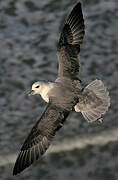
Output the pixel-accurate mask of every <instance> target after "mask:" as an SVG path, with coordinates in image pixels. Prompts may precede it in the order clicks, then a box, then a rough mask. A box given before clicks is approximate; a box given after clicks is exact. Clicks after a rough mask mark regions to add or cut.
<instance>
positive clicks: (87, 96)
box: [75, 80, 110, 122]
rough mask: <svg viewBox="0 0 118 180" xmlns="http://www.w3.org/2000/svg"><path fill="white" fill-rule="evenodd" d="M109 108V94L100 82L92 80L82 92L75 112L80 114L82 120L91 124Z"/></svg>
mask: <svg viewBox="0 0 118 180" xmlns="http://www.w3.org/2000/svg"><path fill="white" fill-rule="evenodd" d="M109 106H110V97H109V92H108V91H107V89H106V87H105V86H104V84H103V82H102V81H101V80H94V81H92V82H91V83H90V84H89V85H88V86H86V87H85V89H84V90H83V94H82V97H81V98H80V101H79V103H78V104H77V105H76V106H75V111H76V112H81V113H82V115H83V116H84V118H85V119H86V120H87V121H89V122H93V121H95V120H97V119H99V118H101V115H102V114H105V112H106V111H107V110H108V107H109Z"/></svg>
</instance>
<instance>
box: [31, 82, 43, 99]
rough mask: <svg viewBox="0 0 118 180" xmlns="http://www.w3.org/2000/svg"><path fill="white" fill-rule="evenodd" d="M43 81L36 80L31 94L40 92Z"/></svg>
mask: <svg viewBox="0 0 118 180" xmlns="http://www.w3.org/2000/svg"><path fill="white" fill-rule="evenodd" d="M42 84H43V83H42V82H39V81H38V82H35V83H34V84H33V85H32V91H31V92H30V93H29V94H28V95H29V96H32V95H34V94H40V91H41V86H42Z"/></svg>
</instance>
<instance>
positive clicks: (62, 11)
mask: <svg viewBox="0 0 118 180" xmlns="http://www.w3.org/2000/svg"><path fill="white" fill-rule="evenodd" d="M81 2H82V7H83V14H84V19H85V27H86V34H85V38H84V43H83V45H82V47H81V54H80V55H81V63H82V81H83V85H86V84H88V83H90V82H91V81H92V80H94V79H96V78H98V79H101V80H102V81H103V82H104V83H105V85H106V86H107V87H108V89H109V92H110V96H111V107H110V109H109V111H108V112H107V113H106V115H105V116H104V121H103V123H102V124H100V123H98V122H94V123H92V124H89V123H87V122H86V121H85V120H84V118H83V117H82V115H81V114H79V113H75V112H72V113H71V114H70V116H69V117H68V119H67V120H66V122H65V124H64V126H63V128H62V129H61V130H60V131H59V132H58V133H57V135H56V137H55V138H54V141H53V145H52V146H50V148H49V150H48V151H47V153H46V154H45V155H44V156H43V157H42V158H41V159H40V160H39V161H37V162H36V163H34V164H33V166H31V167H30V168H28V169H26V170H25V171H24V172H22V173H21V174H20V175H18V176H15V177H13V176H12V170H13V166H14V162H15V159H16V155H17V153H18V151H19V150H20V148H21V145H22V143H23V142H24V140H25V138H26V137H27V135H28V133H29V132H30V130H31V128H32V127H33V125H34V124H35V122H36V121H37V119H38V118H39V117H40V116H41V113H42V112H43V111H44V108H45V106H46V103H45V102H44V101H43V100H42V99H41V97H40V96H33V97H28V96H27V94H28V92H29V91H30V89H31V85H32V83H33V82H35V81H37V80H50V81H54V80H55V78H56V76H57V67H58V64H57V56H56V51H57V48H56V47H57V42H58V39H59V34H60V30H61V27H62V23H63V21H64V18H65V17H66V15H67V14H68V13H69V12H70V11H71V9H72V8H73V6H74V5H75V4H76V3H77V1H76V0H43V1H41V0H20V1H18V0H0V180H21V179H22V180H26V179H28V180H39V179H41V180H55V179H56V180H71V179H73V180H78V179H79V180H117V179H118V83H117V82H118V1H117V0H83V1H82V0H81Z"/></svg>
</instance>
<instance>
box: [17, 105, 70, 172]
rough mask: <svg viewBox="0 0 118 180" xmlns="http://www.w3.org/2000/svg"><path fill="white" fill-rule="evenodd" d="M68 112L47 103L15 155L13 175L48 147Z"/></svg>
mask: <svg viewBox="0 0 118 180" xmlns="http://www.w3.org/2000/svg"><path fill="white" fill-rule="evenodd" d="M68 114H69V112H68V111H66V110H64V109H61V108H59V107H57V106H56V105H54V104H52V103H49V104H48V106H47V108H46V110H45V111H44V113H43V114H42V116H41V118H40V120H39V121H38V122H37V123H36V125H35V126H34V127H33V128H32V130H31V132H30V134H29V136H28V137H27V139H26V140H25V142H24V144H23V146H22V148H21V151H20V153H19V155H18V157H17V160H16V163H15V166H14V170H13V175H16V174H18V173H20V172H21V171H23V170H24V169H25V168H27V167H29V166H30V165H31V164H32V163H33V162H34V161H35V160H37V159H39V157H40V156H41V155H43V154H44V153H45V151H46V150H47V148H48V147H49V145H50V143H51V140H52V138H53V137H54V135H55V133H56V131H57V130H59V129H60V128H61V127H62V124H63V123H64V121H65V119H66V117H67V116H68Z"/></svg>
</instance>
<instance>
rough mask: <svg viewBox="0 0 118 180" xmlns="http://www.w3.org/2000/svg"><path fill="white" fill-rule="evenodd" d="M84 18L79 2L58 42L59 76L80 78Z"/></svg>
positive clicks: (66, 22)
mask: <svg viewBox="0 0 118 180" xmlns="http://www.w3.org/2000/svg"><path fill="white" fill-rule="evenodd" d="M84 29H85V27H84V19H83V14H82V9H81V3H80V2H79V3H78V4H77V5H76V6H75V7H74V8H73V10H72V12H71V13H70V15H69V16H68V18H67V20H66V21H65V24H64V27H63V29H62V32H61V36H60V39H59V43H58V51H57V55H58V61H59V72H58V76H59V77H62V76H63V77H69V78H71V79H79V78H80V77H79V73H80V62H79V56H78V54H79V52H80V44H81V43H82V42H83V37H84V33H85V32H84Z"/></svg>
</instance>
